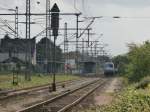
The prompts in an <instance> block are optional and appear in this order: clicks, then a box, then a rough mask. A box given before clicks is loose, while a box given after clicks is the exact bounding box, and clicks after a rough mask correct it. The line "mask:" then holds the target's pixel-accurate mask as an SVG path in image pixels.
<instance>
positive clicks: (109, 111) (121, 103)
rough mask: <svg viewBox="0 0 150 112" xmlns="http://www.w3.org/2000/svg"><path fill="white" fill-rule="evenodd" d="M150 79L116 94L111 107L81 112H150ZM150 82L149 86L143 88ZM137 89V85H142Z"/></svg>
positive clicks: (105, 106) (96, 107) (99, 107)
mask: <svg viewBox="0 0 150 112" xmlns="http://www.w3.org/2000/svg"><path fill="white" fill-rule="evenodd" d="M149 80H150V78H149V77H146V78H144V79H143V80H141V82H139V83H138V84H132V85H128V86H127V87H126V88H124V89H123V90H122V91H121V92H119V93H117V94H115V99H114V100H113V102H112V104H110V105H103V106H95V107H92V108H89V109H86V110H83V111H80V112H150V81H149ZM145 81H146V83H147V82H148V81H149V84H148V86H145V87H144V88H143V83H144V84H145ZM141 84H142V88H138V89H137V88H136V87H137V85H140V86H139V87H141Z"/></svg>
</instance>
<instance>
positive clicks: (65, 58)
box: [64, 23, 69, 73]
mask: <svg viewBox="0 0 150 112" xmlns="http://www.w3.org/2000/svg"><path fill="white" fill-rule="evenodd" d="M67 36H68V35H67V23H65V30H64V64H65V66H64V67H65V68H66V66H68V59H69V54H68V52H69V51H68V47H69V46H68V38H67ZM64 71H65V70H64ZM67 73H68V70H67Z"/></svg>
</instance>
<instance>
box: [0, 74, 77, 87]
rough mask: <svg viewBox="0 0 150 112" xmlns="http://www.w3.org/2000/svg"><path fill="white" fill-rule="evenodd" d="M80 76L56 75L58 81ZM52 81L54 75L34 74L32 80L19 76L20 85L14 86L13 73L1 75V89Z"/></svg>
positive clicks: (32, 85)
mask: <svg viewBox="0 0 150 112" xmlns="http://www.w3.org/2000/svg"><path fill="white" fill-rule="evenodd" d="M77 78H79V77H77V76H73V75H56V81H57V82H60V81H66V80H72V79H77ZM49 83H52V76H48V75H33V76H32V81H25V80H24V76H23V75H20V76H19V85H16V86H14V85H13V84H12V74H10V75H0V89H21V88H27V87H34V86H39V85H44V84H49Z"/></svg>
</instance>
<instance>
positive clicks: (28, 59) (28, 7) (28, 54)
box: [25, 0, 31, 81]
mask: <svg viewBox="0 0 150 112" xmlns="http://www.w3.org/2000/svg"><path fill="white" fill-rule="evenodd" d="M30 14H31V4H30V0H26V14H25V15H26V43H27V47H26V73H25V80H27V81H30V80H31V76H30V73H27V71H29V72H30V66H31V65H30V64H31V41H30V30H31V28H30V22H31V21H30V20H31V15H30Z"/></svg>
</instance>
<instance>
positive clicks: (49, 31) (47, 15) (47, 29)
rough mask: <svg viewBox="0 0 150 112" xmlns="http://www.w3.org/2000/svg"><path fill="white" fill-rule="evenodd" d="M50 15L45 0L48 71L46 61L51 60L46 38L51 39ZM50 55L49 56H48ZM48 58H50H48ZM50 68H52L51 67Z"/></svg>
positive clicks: (48, 6)
mask: <svg viewBox="0 0 150 112" xmlns="http://www.w3.org/2000/svg"><path fill="white" fill-rule="evenodd" d="M50 20H51V16H50V0H46V51H45V52H46V60H45V61H46V69H47V73H48V71H49V68H48V62H50V61H51V57H52V56H51V44H48V42H47V40H50V41H51V28H50V26H51V21H50ZM49 56H50V57H49ZM49 58H50V59H49ZM51 70H52V68H51Z"/></svg>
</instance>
